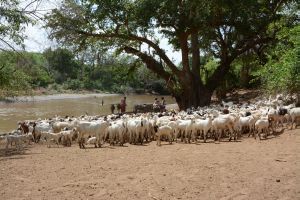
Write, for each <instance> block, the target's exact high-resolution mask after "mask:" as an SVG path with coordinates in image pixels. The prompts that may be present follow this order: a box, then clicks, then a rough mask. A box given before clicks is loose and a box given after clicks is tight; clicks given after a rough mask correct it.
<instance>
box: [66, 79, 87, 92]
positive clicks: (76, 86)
mask: <svg viewBox="0 0 300 200" xmlns="http://www.w3.org/2000/svg"><path fill="white" fill-rule="evenodd" d="M82 85H83V84H82V82H81V81H80V80H77V79H68V80H67V81H66V82H65V83H64V88H65V89H70V90H80V89H82Z"/></svg>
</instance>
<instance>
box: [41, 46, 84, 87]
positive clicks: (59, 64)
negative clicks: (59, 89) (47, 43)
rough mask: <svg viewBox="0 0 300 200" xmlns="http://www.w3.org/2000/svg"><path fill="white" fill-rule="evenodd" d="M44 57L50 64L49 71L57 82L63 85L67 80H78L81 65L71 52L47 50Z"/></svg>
mask: <svg viewBox="0 0 300 200" xmlns="http://www.w3.org/2000/svg"><path fill="white" fill-rule="evenodd" d="M43 55H44V57H45V58H46V60H47V62H48V67H49V71H50V72H51V73H53V74H54V79H55V82H57V83H62V82H64V81H65V80H66V79H67V78H71V79H75V78H77V73H78V70H79V68H80V65H79V64H78V63H77V61H76V60H75V58H74V54H73V53H72V52H71V51H69V50H67V49H62V48H58V49H55V50H52V49H47V50H45V51H44V53H43Z"/></svg>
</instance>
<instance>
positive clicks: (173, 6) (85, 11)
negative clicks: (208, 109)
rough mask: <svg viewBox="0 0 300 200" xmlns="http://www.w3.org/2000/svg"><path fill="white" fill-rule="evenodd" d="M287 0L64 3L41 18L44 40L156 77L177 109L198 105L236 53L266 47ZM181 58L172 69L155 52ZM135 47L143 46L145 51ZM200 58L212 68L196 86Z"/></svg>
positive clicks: (165, 58)
mask: <svg viewBox="0 0 300 200" xmlns="http://www.w3.org/2000/svg"><path fill="white" fill-rule="evenodd" d="M292 2H293V1H292V0H286V1H284V0H257V1H242V0H239V1H231V0H221V1H220V0H201V1H200V0H189V1H186V0H175V1H174V0H65V1H64V2H63V4H62V7H61V8H59V9H56V10H53V12H52V13H51V14H50V15H49V16H48V17H47V20H48V22H47V24H48V27H50V28H51V29H52V37H55V38H56V39H58V40H59V41H62V42H64V43H65V44H70V45H74V44H77V45H78V46H85V45H92V44H94V43H97V42H102V45H107V46H111V47H114V48H116V47H117V48H118V49H119V50H122V51H123V52H126V53H128V54H132V55H134V56H136V57H138V58H139V59H140V60H142V61H143V62H144V63H145V65H146V66H147V68H149V69H150V70H152V71H153V72H154V73H156V74H157V75H158V76H160V77H162V78H163V79H164V80H165V81H166V84H167V87H168V89H169V90H170V92H171V93H172V94H173V96H174V97H175V98H176V101H177V103H178V105H179V107H180V108H181V109H186V108H187V107H190V106H195V107H197V106H204V105H208V104H209V103H210V101H211V96H212V94H213V91H214V90H215V89H216V88H217V87H218V86H219V85H220V84H222V82H223V80H224V76H225V75H226V74H227V73H228V72H229V70H230V66H231V63H232V62H233V61H234V60H235V59H236V58H238V57H239V56H240V55H242V54H243V53H245V52H247V51H249V50H251V49H253V48H257V47H258V46H263V45H266V44H268V43H270V42H271V41H274V38H275V35H276V32H277V31H278V27H276V26H273V27H272V28H270V25H272V24H274V23H275V22H276V21H278V20H281V19H283V17H284V13H285V12H284V11H285V10H287V9H288V5H290V4H291V3H292ZM161 38H167V39H168V42H169V45H171V46H172V47H173V48H174V49H176V50H180V52H181V61H182V62H181V63H182V65H181V66H180V67H179V66H176V65H175V64H174V62H172V60H171V59H170V58H169V57H168V56H167V55H166V52H165V50H164V49H163V48H162V47H161V46H160V45H159V44H160V42H159V41H160V39H161ZM141 45H147V46H148V47H149V50H150V51H148V52H145V51H143V50H142V48H140V47H141ZM201 51H203V52H204V51H205V52H209V53H211V54H212V55H214V57H215V58H216V59H217V60H218V61H219V62H218V66H217V68H216V69H215V70H214V72H213V73H212V74H211V75H210V76H209V77H207V80H206V81H205V82H204V81H203V80H202V79H201V73H202V71H203V70H201V61H200V54H201Z"/></svg>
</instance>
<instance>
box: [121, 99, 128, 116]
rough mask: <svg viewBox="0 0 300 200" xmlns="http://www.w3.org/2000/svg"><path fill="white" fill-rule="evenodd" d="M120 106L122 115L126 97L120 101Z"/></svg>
mask: <svg viewBox="0 0 300 200" xmlns="http://www.w3.org/2000/svg"><path fill="white" fill-rule="evenodd" d="M120 106H121V113H124V112H125V111H126V106H127V104H126V97H124V98H123V99H121V103H120Z"/></svg>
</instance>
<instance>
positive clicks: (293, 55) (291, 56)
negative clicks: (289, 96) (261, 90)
mask: <svg viewBox="0 0 300 200" xmlns="http://www.w3.org/2000/svg"><path fill="white" fill-rule="evenodd" d="M277 38H278V40H279V42H278V43H277V45H276V46H275V47H274V48H272V49H269V51H268V53H267V59H268V61H267V63H266V64H265V65H264V66H262V68H261V69H260V70H258V71H257V72H256V73H255V75H256V76H257V77H258V78H259V79H260V80H261V81H262V83H263V85H264V86H265V88H266V89H267V90H269V91H270V92H292V93H293V92H298V93H299V92H300V25H297V26H296V27H294V28H291V29H289V28H284V29H282V30H281V31H280V34H279V35H278V36H277Z"/></svg>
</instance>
